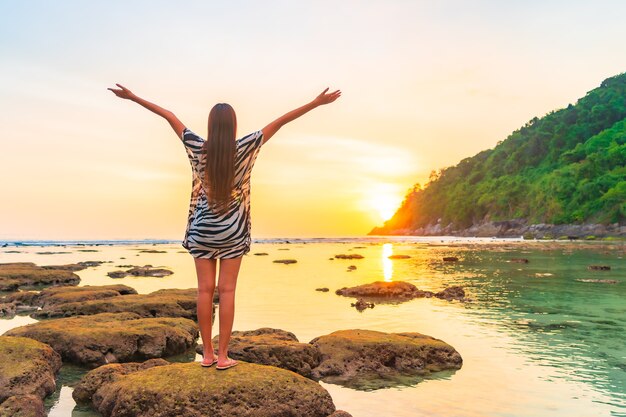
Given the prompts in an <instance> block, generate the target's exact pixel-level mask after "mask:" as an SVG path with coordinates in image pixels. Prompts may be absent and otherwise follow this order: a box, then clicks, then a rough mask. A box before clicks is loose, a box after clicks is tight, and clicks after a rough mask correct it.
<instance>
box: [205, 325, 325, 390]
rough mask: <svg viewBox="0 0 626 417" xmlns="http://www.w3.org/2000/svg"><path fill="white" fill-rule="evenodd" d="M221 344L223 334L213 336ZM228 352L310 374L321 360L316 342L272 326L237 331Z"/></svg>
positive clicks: (234, 332)
mask: <svg viewBox="0 0 626 417" xmlns="http://www.w3.org/2000/svg"><path fill="white" fill-rule="evenodd" d="M218 344H219V335H217V336H215V337H214V338H213V346H217V345H218ZM202 348H203V346H202V345H198V346H197V347H196V352H197V353H199V354H202V352H203V351H202ZM228 354H229V356H230V357H232V358H234V359H238V360H244V361H246V362H253V363H258V364H262V365H272V366H276V367H279V368H283V369H288V370H290V371H293V372H296V373H298V374H300V375H302V376H305V377H307V378H309V377H311V370H312V369H313V368H315V367H316V366H317V365H319V363H320V353H319V351H318V350H317V349H316V348H315V347H314V346H312V345H311V344H309V343H300V342H299V341H298V338H297V337H296V336H295V335H294V334H293V333H291V332H288V331H285V330H281V329H273V328H270V327H262V328H260V329H256V330H244V331H233V332H232V334H231V339H230V342H229V345H228Z"/></svg>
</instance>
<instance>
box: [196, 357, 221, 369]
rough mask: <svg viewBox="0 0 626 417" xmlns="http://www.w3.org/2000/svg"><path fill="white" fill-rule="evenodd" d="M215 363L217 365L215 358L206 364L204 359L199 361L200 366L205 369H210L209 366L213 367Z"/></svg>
mask: <svg viewBox="0 0 626 417" xmlns="http://www.w3.org/2000/svg"><path fill="white" fill-rule="evenodd" d="M216 363H217V356H216V357H215V359H214V360H213V361H211V363H206V362H205V361H204V358H202V361H200V365H202V366H203V367H205V368H208V367H210V366H213V364H216Z"/></svg>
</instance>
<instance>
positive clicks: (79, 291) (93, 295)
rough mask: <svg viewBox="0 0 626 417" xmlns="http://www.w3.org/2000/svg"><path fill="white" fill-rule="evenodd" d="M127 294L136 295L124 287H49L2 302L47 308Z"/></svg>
mask: <svg viewBox="0 0 626 417" xmlns="http://www.w3.org/2000/svg"><path fill="white" fill-rule="evenodd" d="M128 294H137V291H135V289H134V288H131V287H129V286H126V285H102V286H91V285H86V286H84V287H51V288H46V289H44V290H42V291H40V292H37V291H19V292H14V293H11V294H8V295H6V296H5V297H3V298H2V301H4V302H13V303H15V304H16V305H18V306H30V307H44V308H47V307H50V306H54V305H58V304H65V303H71V302H84V301H90V300H99V299H103V298H111V297H117V296H120V295H128Z"/></svg>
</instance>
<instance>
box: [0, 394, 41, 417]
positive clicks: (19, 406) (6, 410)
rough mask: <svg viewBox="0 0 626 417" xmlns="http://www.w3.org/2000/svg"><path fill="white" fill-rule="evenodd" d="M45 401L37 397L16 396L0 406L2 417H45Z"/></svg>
mask: <svg viewBox="0 0 626 417" xmlns="http://www.w3.org/2000/svg"><path fill="white" fill-rule="evenodd" d="M45 415H46V412H45V411H44V408H43V400H42V399H41V398H39V397H38V396H36V395H32V394H30V395H14V396H13V397H9V398H7V400H6V401H5V402H3V403H2V404H0V417H45Z"/></svg>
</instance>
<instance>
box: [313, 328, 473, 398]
mask: <svg viewBox="0 0 626 417" xmlns="http://www.w3.org/2000/svg"><path fill="white" fill-rule="evenodd" d="M309 343H311V344H312V345H313V346H315V347H316V348H317V349H319V351H320V353H321V355H322V360H321V363H320V365H319V366H318V367H317V368H315V369H313V372H312V374H313V377H314V378H315V379H321V380H323V381H324V382H328V383H334V384H339V385H344V386H348V387H351V388H357V389H371V388H383V387H390V386H395V385H410V384H414V383H415V382H418V381H419V380H420V379H421V378H422V377H423V376H425V375H428V374H429V373H431V372H437V371H442V370H445V369H459V368H460V367H461V365H462V362H463V360H462V358H461V355H460V354H459V353H458V352H457V351H456V350H455V349H454V348H453V347H452V346H450V345H449V344H447V343H445V342H444V341H442V340H440V339H435V338H434V337H431V336H427V335H424V334H421V333H414V332H405V333H384V332H379V331H374V330H362V329H356V330H338V331H336V332H333V333H330V334H328V335H325V336H320V337H316V338H314V339H313V340H311V341H310V342H309Z"/></svg>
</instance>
